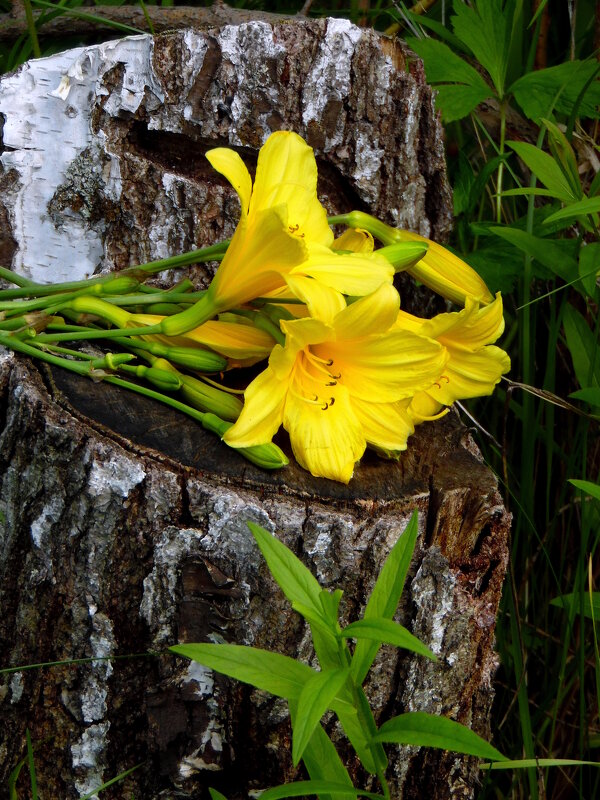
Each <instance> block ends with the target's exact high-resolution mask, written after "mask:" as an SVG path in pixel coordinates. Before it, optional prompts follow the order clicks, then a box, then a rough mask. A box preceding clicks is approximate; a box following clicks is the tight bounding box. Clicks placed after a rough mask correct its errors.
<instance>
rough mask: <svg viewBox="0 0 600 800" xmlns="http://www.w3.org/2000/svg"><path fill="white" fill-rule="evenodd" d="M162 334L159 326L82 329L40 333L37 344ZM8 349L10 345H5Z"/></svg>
mask: <svg viewBox="0 0 600 800" xmlns="http://www.w3.org/2000/svg"><path fill="white" fill-rule="evenodd" d="M158 333H162V328H161V326H160V325H144V326H142V327H139V328H111V329H107V330H105V329H103V328H102V329H89V328H88V329H84V330H81V331H79V332H78V331H74V332H73V333H40V334H39V335H38V337H37V341H38V342H75V341H79V340H81V339H118V338H119V337H123V336H152V335H154V334H158ZM7 347H10V345H7Z"/></svg>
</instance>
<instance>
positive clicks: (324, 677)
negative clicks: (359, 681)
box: [292, 669, 350, 767]
mask: <svg viewBox="0 0 600 800" xmlns="http://www.w3.org/2000/svg"><path fill="white" fill-rule="evenodd" d="M349 675H350V670H349V669H331V670H325V671H324V672H317V673H316V675H313V676H312V678H310V680H308V681H307V682H306V683H305V684H304V688H303V689H302V692H301V693H300V697H299V699H298V712H297V714H296V719H295V721H294V727H293V730H292V734H293V739H292V761H293V763H294V766H295V767H297V766H298V764H299V763H300V759H301V758H302V754H303V753H304V750H305V749H306V746H307V745H308V743H309V741H310V739H311V737H312V735H313V733H314V730H315V728H316V727H317V725H318V724H319V722H320V720H321V717H322V716H323V714H324V713H325V712H326V711H327V709H328V708H330V706H331V702H332V700H333V698H334V697H335V696H336V695H337V693H338V692H339V691H340V689H341V688H342V686H343V685H344V683H346V681H347V680H348V676H349Z"/></svg>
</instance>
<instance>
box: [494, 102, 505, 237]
mask: <svg viewBox="0 0 600 800" xmlns="http://www.w3.org/2000/svg"><path fill="white" fill-rule="evenodd" d="M505 140H506V100H502V102H501V103H500V148H499V153H498V155H501V156H503V155H504V146H505ZM503 179H504V161H501V162H500V163H499V164H498V183H497V185H496V222H497V223H498V224H499V225H500V223H501V222H502V183H503Z"/></svg>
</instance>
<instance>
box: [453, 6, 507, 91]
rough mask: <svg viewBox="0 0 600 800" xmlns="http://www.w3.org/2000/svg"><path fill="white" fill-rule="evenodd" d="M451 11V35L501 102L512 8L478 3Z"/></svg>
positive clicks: (456, 7) (457, 7)
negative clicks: (489, 81)
mask: <svg viewBox="0 0 600 800" xmlns="http://www.w3.org/2000/svg"><path fill="white" fill-rule="evenodd" d="M453 10H454V14H455V16H453V17H452V27H453V29H454V33H455V34H456V35H457V36H458V38H459V39H460V40H461V41H462V42H463V43H464V44H466V45H467V47H468V48H469V49H470V50H471V51H472V53H473V55H474V56H475V58H476V59H477V61H478V62H479V63H480V64H481V66H482V67H484V69H486V70H487V72H488V73H489V75H490V77H491V79H492V83H493V84H494V86H495V87H496V91H497V93H498V96H499V97H500V98H502V97H503V95H504V82H505V77H506V70H507V67H508V54H509V50H510V35H511V31H512V17H513V15H512V4H511V3H506V5H505V6H504V8H503V3H502V0H479V1H478V2H477V3H473V4H472V6H467V5H466V4H465V3H455V4H454V9H453Z"/></svg>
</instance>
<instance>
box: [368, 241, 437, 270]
mask: <svg viewBox="0 0 600 800" xmlns="http://www.w3.org/2000/svg"><path fill="white" fill-rule="evenodd" d="M428 249H429V248H428V246H427V243H426V242H397V243H396V244H390V245H387V247H382V248H381V250H378V251H377V252H378V253H379V254H380V255H382V256H385V258H387V260H388V261H389V262H390V264H392V266H393V267H394V269H395V270H396V272H403V271H404V270H406V269H410V268H411V267H414V266H415V264H417V263H418V262H419V261H420V260H421V259H422V258H423V256H424V255H425V254H426V253H427V250H428Z"/></svg>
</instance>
